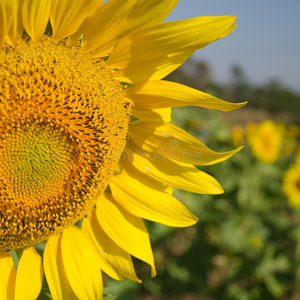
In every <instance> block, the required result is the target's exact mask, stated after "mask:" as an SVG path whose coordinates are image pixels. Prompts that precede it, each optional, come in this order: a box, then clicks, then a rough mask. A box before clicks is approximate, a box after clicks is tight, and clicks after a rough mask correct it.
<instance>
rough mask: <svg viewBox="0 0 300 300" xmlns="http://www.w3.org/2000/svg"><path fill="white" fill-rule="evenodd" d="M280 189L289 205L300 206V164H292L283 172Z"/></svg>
mask: <svg viewBox="0 0 300 300" xmlns="http://www.w3.org/2000/svg"><path fill="white" fill-rule="evenodd" d="M282 190H283V192H284V193H285V194H286V195H287V197H288V200H289V204H290V205H291V206H293V207H299V206H300V164H294V165H292V166H291V167H290V168H289V169H288V170H287V172H286V173H285V174H284V177H283V184H282Z"/></svg>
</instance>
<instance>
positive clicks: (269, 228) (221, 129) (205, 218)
mask: <svg viewBox="0 0 300 300" xmlns="http://www.w3.org/2000/svg"><path fill="white" fill-rule="evenodd" d="M173 117H174V119H175V120H176V122H175V123H176V125H178V126H180V127H182V128H184V129H186V130H188V131H189V132H190V133H191V134H193V135H194V136H196V137H197V138H199V139H200V140H201V141H203V142H205V143H206V144H208V146H210V147H211V148H212V149H214V150H217V151H228V150H230V149H233V148H234V146H233V145H232V144H231V141H230V124H228V123H227V122H226V121H224V120H223V119H221V118H220V117H219V114H218V113H216V112H211V111H208V110H207V111H204V110H201V109H198V108H184V109H182V108H181V109H180V110H177V109H175V110H174V111H173ZM292 160H293V157H292V155H285V156H282V157H281V158H280V159H279V161H277V162H276V163H274V164H265V163H263V162H260V161H258V160H257V159H256V158H254V157H253V156H252V155H251V152H250V149H249V148H248V147H245V148H244V149H243V150H242V151H240V152H239V153H237V154H236V155H235V156H233V157H232V158H230V159H228V160H227V161H225V162H222V163H219V164H217V165H213V166H207V167H201V170H203V171H205V172H207V173H209V174H211V175H213V176H214V177H215V178H217V179H218V180H219V181H220V183H221V184H222V186H223V187H224V189H225V193H224V194H222V195H217V196H215V195H195V194H192V193H188V192H183V191H180V190H175V196H176V197H177V198H179V199H180V200H181V201H182V202H183V203H184V204H185V205H186V206H187V207H188V208H189V209H190V210H191V211H192V212H193V213H194V214H195V215H196V216H197V217H198V218H199V222H198V223H197V224H196V225H195V226H193V227H190V228H180V229H177V228H169V227H166V226H163V225H160V224H156V223H152V222H147V227H148V229H149V232H150V237H151V242H152V245H153V249H154V255H155V261H156V266H157V271H158V275H157V277H156V278H150V277H147V276H146V275H145V273H144V271H145V270H143V266H144V264H143V263H140V262H138V263H137V264H136V266H137V270H138V271H139V273H140V277H141V278H142V279H143V284H142V285H139V284H137V283H131V285H130V288H129V287H128V283H122V282H119V283H117V284H118V291H117V293H116V295H117V298H118V299H119V300H127V299H148V298H147V296H148V297H149V299H151V300H164V299H166V300H167V299H174V300H176V299H178V300H180V299H195V300H197V299H199V300H200V299H222V300H223V299H224V300H227V299H228V300H229V299H230V300H231V299H236V300H241V299H242V300H250V299H251V300H252V299H259V300H265V299H294V300H296V299H299V298H297V295H298V294H299V292H300V291H299V283H300V268H299V263H300V227H299V224H300V215H299V211H298V210H297V209H293V208H290V207H289V206H288V202H287V199H286V197H285V196H284V195H283V193H282V191H281V184H282V175H283V172H284V170H286V169H287V167H288V165H289V164H290V163H291V162H292ZM111 282H113V281H110V280H109V281H107V282H106V284H107V285H109V286H110V287H111ZM116 286H117V285H116ZM122 289H124V290H123V291H122ZM113 290H114V289H113ZM129 291H130V297H131V298H130V297H129V298H128V296H126V295H128V293H129ZM150 295H151V296H150Z"/></svg>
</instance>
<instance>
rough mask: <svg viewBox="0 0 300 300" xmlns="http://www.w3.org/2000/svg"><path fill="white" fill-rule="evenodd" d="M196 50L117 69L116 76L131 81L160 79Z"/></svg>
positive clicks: (118, 78) (121, 79) (124, 80)
mask: <svg viewBox="0 0 300 300" xmlns="http://www.w3.org/2000/svg"><path fill="white" fill-rule="evenodd" d="M194 52H195V51H194V50H192V51H187V52H180V53H171V54H165V55H162V56H160V57H157V58H154V59H151V60H148V61H145V62H143V64H142V65H136V66H131V67H130V68H125V69H120V70H117V72H116V74H115V76H114V78H115V79H117V80H119V81H123V82H129V83H135V84H136V83H139V82H142V81H145V80H159V79H161V78H164V77H166V76H167V75H168V74H170V73H171V72H173V71H174V70H176V69H177V68H178V67H180V66H181V65H182V64H183V63H184V62H185V61H186V60H187V59H188V58H189V57H190V56H191V55H192V54H193V53H194Z"/></svg>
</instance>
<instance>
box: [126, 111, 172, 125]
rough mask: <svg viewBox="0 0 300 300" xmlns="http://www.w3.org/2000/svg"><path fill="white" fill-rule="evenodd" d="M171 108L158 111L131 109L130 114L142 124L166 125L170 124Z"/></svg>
mask: <svg viewBox="0 0 300 300" xmlns="http://www.w3.org/2000/svg"><path fill="white" fill-rule="evenodd" d="M171 113H172V111H171V107H165V108H158V109H151V110H150V109H138V108H135V107H133V108H132V111H131V114H132V115H134V116H135V117H137V118H139V119H140V120H142V121H144V122H153V123H168V122H171Z"/></svg>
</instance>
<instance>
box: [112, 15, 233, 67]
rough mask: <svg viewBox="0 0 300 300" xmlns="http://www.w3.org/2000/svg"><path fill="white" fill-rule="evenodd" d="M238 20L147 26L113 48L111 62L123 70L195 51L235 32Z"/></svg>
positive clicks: (205, 19) (197, 20)
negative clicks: (234, 26)
mask: <svg viewBox="0 0 300 300" xmlns="http://www.w3.org/2000/svg"><path fill="white" fill-rule="evenodd" d="M234 20H235V17H233V16H220V17H198V18H193V19H188V20H181V21H174V22H167V23H162V24H159V25H154V26H151V27H146V28H145V29H142V30H139V31H138V32H133V33H132V34H130V35H128V36H126V37H124V38H123V39H122V40H121V41H120V42H119V43H118V44H117V45H116V47H115V48H114V49H113V51H112V53H111V55H110V57H109V59H108V60H107V63H108V65H109V66H110V67H112V68H117V69H123V68H130V67H132V66H137V65H139V66H140V68H141V69H143V68H144V67H143V64H144V62H147V61H150V60H152V59H155V58H158V57H161V56H164V55H166V54H171V53H179V52H186V51H194V50H196V49H200V48H202V47H204V46H206V45H207V44H209V43H211V42H213V41H215V40H217V39H219V38H220V37H222V36H224V35H226V34H227V33H229V32H230V31H232V28H233V25H232V23H233V22H234Z"/></svg>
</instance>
